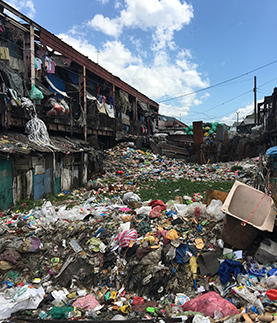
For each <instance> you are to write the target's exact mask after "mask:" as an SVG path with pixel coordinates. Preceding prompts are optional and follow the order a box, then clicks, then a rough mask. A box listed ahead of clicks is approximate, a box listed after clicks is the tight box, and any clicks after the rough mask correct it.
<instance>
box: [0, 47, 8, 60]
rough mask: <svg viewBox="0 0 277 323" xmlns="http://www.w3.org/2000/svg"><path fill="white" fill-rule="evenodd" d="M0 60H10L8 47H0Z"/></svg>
mask: <svg viewBox="0 0 277 323" xmlns="http://www.w3.org/2000/svg"><path fill="white" fill-rule="evenodd" d="M0 59H3V60H7V61H9V60H10V53H9V48H8V47H0Z"/></svg>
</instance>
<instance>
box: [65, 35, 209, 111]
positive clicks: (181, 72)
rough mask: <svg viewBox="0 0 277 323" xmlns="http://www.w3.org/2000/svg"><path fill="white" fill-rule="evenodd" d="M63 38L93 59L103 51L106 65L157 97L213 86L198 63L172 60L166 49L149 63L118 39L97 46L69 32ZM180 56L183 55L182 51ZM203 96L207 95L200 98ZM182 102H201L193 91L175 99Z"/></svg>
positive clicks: (111, 70)
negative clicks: (205, 77)
mask: <svg viewBox="0 0 277 323" xmlns="http://www.w3.org/2000/svg"><path fill="white" fill-rule="evenodd" d="M59 37H60V38H62V39H63V40H64V41H65V42H67V43H69V44H70V45H71V46H73V47H74V48H76V49H77V50H78V51H80V52H81V53H83V54H84V55H86V56H88V57H89V58H90V59H92V60H93V61H96V57H97V54H96V50H97V49H98V50H100V53H99V64H100V65H101V66H102V67H104V68H105V69H106V70H108V71H109V72H111V73H113V74H114V75H116V76H118V77H120V78H121V79H122V80H123V81H124V82H126V83H128V84H130V85H131V86H133V87H134V88H136V89H137V90H138V91H140V92H142V93H143V94H145V95H146V96H148V97H149V98H151V99H153V100H157V101H158V100H159V99H160V98H167V97H177V96H180V95H182V94H186V93H193V92H194V91H195V90H196V89H199V88H204V87H207V86H209V80H203V79H202V77H201V74H200V73H198V72H197V70H196V68H197V65H196V64H192V63H190V62H187V64H185V63H184V64H177V63H176V62H179V61H180V60H179V59H176V61H174V58H173V61H172V59H170V58H169V55H168V53H167V52H166V51H159V52H157V53H155V55H154V57H153V60H152V61H151V62H148V63H146V62H145V61H144V60H142V59H141V57H140V55H134V54H133V53H132V52H131V51H130V50H129V49H128V48H126V47H125V46H124V45H123V44H122V43H121V42H120V41H118V40H116V41H108V42H106V43H104V44H103V45H102V47H101V48H100V47H99V48H96V47H95V46H93V45H91V44H89V43H88V42H87V41H86V40H84V39H83V37H78V38H77V37H74V36H69V35H66V34H60V35H59ZM176 56H177V57H178V58H179V57H180V55H178V54H177V55H176ZM184 60H185V58H184ZM205 96H208V94H207V93H206V94H205ZM203 99H205V97H202V98H200V100H203ZM171 102H172V101H171ZM171 102H170V104H171ZM178 103H181V106H182V108H179V109H181V110H182V109H184V108H183V107H185V109H188V107H190V106H193V105H195V104H197V105H198V104H199V101H197V98H196V94H195V93H193V94H191V95H188V96H184V97H182V98H180V100H179V102H176V101H175V102H174V104H176V105H178ZM186 111H187V110H186Z"/></svg>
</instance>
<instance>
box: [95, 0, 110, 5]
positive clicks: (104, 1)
mask: <svg viewBox="0 0 277 323" xmlns="http://www.w3.org/2000/svg"><path fill="white" fill-rule="evenodd" d="M97 1H99V2H101V3H102V4H106V3H108V2H109V0H97Z"/></svg>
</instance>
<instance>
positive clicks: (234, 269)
mask: <svg viewBox="0 0 277 323" xmlns="http://www.w3.org/2000/svg"><path fill="white" fill-rule="evenodd" d="M217 272H218V274H219V279H220V281H221V283H222V284H223V285H224V284H225V283H227V281H228V280H230V279H231V277H232V276H235V277H237V275H238V274H240V273H242V274H245V273H246V271H245V269H244V267H243V265H242V264H241V263H240V262H239V261H236V260H232V259H226V260H224V261H223V262H222V263H221V264H220V266H219V268H218V270H217Z"/></svg>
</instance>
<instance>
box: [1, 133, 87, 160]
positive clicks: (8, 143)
mask: <svg viewBox="0 0 277 323" xmlns="http://www.w3.org/2000/svg"><path fill="white" fill-rule="evenodd" d="M50 139H51V142H52V145H53V146H54V147H55V149H52V148H49V147H47V146H42V145H37V144H35V143H33V142H31V141H30V140H29V139H28V137H27V136H26V135H24V134H21V133H11V132H9V133H7V134H4V133H0V152H2V153H5V154H23V155H27V154H29V153H30V152H31V151H38V152H41V153H43V152H44V153H48V152H52V151H53V150H54V151H56V152H62V153H64V154H67V153H68V152H70V153H78V152H82V151H89V150H93V148H92V147H90V146H89V144H88V143H87V142H85V141H83V140H80V139H70V138H67V137H66V138H65V137H50Z"/></svg>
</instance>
